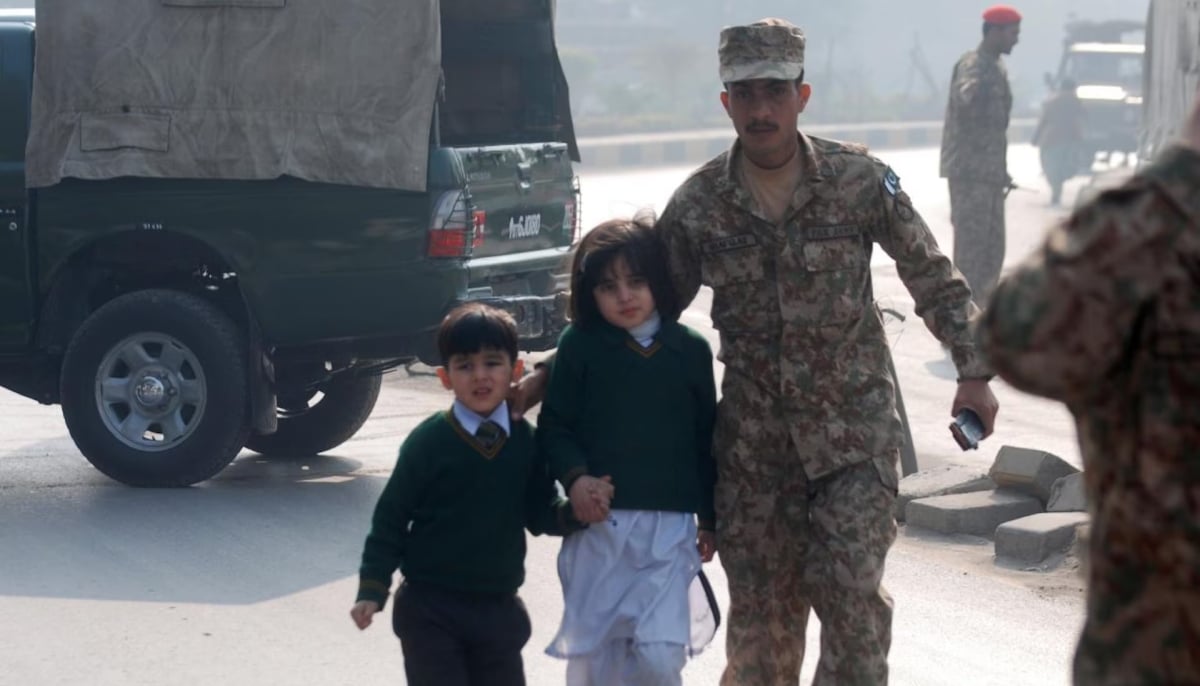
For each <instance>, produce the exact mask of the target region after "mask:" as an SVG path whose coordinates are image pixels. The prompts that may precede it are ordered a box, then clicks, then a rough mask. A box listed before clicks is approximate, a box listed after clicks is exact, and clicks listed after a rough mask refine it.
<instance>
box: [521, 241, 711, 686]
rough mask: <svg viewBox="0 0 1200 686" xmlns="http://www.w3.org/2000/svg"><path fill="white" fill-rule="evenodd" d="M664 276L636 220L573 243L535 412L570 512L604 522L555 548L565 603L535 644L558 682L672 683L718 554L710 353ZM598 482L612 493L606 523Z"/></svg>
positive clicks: (573, 685)
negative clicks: (540, 644) (550, 661)
mask: <svg viewBox="0 0 1200 686" xmlns="http://www.w3.org/2000/svg"><path fill="white" fill-rule="evenodd" d="M668 274H669V272H668V268H667V261H666V257H665V253H664V250H663V248H662V246H661V244H660V243H659V240H658V237H657V235H656V234H655V233H654V231H653V229H652V228H650V227H649V226H647V225H646V224H644V223H641V222H638V221H631V220H613V221H609V222H606V223H604V224H601V225H600V226H598V227H596V228H595V229H593V230H592V231H591V232H590V233H588V234H587V236H586V237H585V238H584V239H583V241H582V242H581V243H580V245H579V246H578V248H576V252H575V257H574V264H573V268H572V275H571V305H570V307H571V319H572V323H571V325H570V326H569V327H568V328H567V329H566V331H564V332H563V334H562V337H561V339H560V340H559V344H558V353H557V355H556V357H555V360H554V363H553V368H552V371H551V375H550V384H549V387H548V389H547V392H546V397H545V400H544V401H543V403H542V410H541V415H540V416H539V419H538V437H539V441H540V444H541V446H542V448H543V449H544V450H545V451H546V454H547V456H548V458H549V461H550V465H551V468H552V470H553V471H554V475H555V476H556V477H557V478H558V479H559V480H560V481H561V482H562V484H563V485H564V487H565V488H566V489H567V491H568V492H569V493H570V495H571V496H572V498H571V499H572V502H573V503H577V504H578V505H577V507H578V508H580V509H578V510H577V512H576V514H577V516H578V517H579V518H580V519H581V520H583V521H596V520H597V519H602V520H603V523H601V524H592V526H590V527H588V529H587V530H585V531H583V532H581V533H579V534H577V535H575V536H572V537H570V538H568V539H566V540H565V541H564V544H563V547H562V551H561V552H560V553H559V558H558V572H559V577H560V579H561V580H562V584H563V596H564V605H565V610H564V612H563V619H562V625H561V626H560V628H559V631H558V635H557V636H556V637H555V638H554V641H553V642H552V643H551V644H550V647H549V648H547V651H546V652H547V653H549V654H550V655H553V656H555V657H560V658H566V659H567V660H568V664H567V684H568V686H610V685H611V686H617V685H623V684H638V686H658V685H660V684H661V685H663V686H666V685H677V684H681V683H682V676H681V671H682V669H683V666H684V663H685V662H686V660H687V655H688V646H689V627H690V624H689V622H690V615H689V600H688V591H689V586H691V585H692V583H693V582H694V581H696V579H697V574H698V572H699V571H700V563H701V560H703V561H705V562H707V561H709V560H711V559H712V556H713V553H714V552H715V550H716V538H715V534H714V533H713V532H714V531H715V529H716V527H715V521H714V519H715V515H714V512H713V486H714V482H715V481H716V467H715V464H714V462H713V458H712V452H711V443H712V429H713V417H714V414H715V412H716V389H715V385H714V382H713V371H712V351H711V349H710V348H709V346H708V342H707V341H706V340H705V339H704V338H702V337H701V336H700V335H699V334H698V333H696V332H694V331H692V330H691V329H689V328H687V327H685V326H683V325H682V324H680V323H679V322H678V319H679V314H680V307H679V303H678V298H677V297H676V296H675V293H674V290H673V288H672V285H671V282H670V279H669V276H668ZM601 478H603V479H604V480H607V479H609V478H611V483H612V486H613V488H614V489H615V492H614V494H613V497H612V500H611V502H610V503H609V506H610V508H611V510H610V511H609V512H608V516H607V519H606V520H604V513H603V507H602V505H601V504H598V500H597V498H596V497H595V496H594V493H596V492H599V490H600V488H599V487H600V484H601V481H600V479H601ZM592 509H596V510H597V511H589V510H592ZM697 514H698V515H699V524H698V525H697V521H696V515H697Z"/></svg>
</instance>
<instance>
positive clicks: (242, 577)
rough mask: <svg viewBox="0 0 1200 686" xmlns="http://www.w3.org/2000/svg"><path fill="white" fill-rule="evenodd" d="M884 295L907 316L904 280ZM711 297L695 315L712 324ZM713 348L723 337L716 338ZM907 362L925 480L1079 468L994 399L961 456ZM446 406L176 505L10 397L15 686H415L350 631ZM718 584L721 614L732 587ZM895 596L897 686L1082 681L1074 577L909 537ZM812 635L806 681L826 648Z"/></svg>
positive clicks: (387, 641)
mask: <svg viewBox="0 0 1200 686" xmlns="http://www.w3.org/2000/svg"><path fill="white" fill-rule="evenodd" d="M887 159H888V161H889V163H891V164H892V165H893V166H894V167H895V168H896V169H897V170H898V172H899V173H900V174H901V176H902V178H903V182H904V185H905V186H906V188H907V189H908V190H909V192H910V194H911V195H912V196H913V198H914V200H915V202H916V204H917V207H918V209H920V210H921V211H922V213H923V214H924V215H925V216H926V218H927V219H928V221H929V222H930V224H931V225H932V226H933V228H934V231H935V232H936V233H937V235H938V237H939V240H941V241H942V242H943V244H944V245H946V246H949V241H950V236H949V226H948V222H947V217H948V210H947V201H946V197H945V190H944V185H943V184H942V183H941V182H939V181H938V180H937V179H936V178H935V176H936V173H935V172H936V153H935V152H934V151H930V150H920V151H904V152H895V153H890V154H888V155H887ZM1012 160H1013V168H1014V171H1015V174H1014V175H1015V176H1016V178H1017V181H1018V183H1021V184H1023V185H1030V186H1037V185H1038V183H1037V182H1038V179H1037V168H1036V161H1035V156H1034V154H1033V152H1032V151H1031V150H1030V149H1028V148H1024V147H1014V148H1013V150H1012ZM685 173H686V170H661V171H657V172H648V173H642V172H638V173H635V174H628V175H621V176H588V177H586V178H585V184H584V189H585V194H586V196H585V197H586V198H587V201H586V202H585V213H586V215H585V219H586V221H587V223H588V224H589V225H590V224H593V223H595V222H597V221H599V220H601V219H603V218H606V217H608V216H610V215H612V214H629V213H630V212H632V209H634V208H636V207H637V206H638V205H641V204H657V205H659V206H660V207H661V203H662V201H663V200H665V197H666V195H667V194H668V193H669V191H670V189H671V188H672V187H673V186H674V185H675V184H676V183H678V181H679V180H680V179H681V178H682V177H683V175H684V174H685ZM1046 198H1047V196H1046V193H1045V192H1044V191H1041V190H1040V188H1039V191H1038V192H1037V193H1033V192H1031V193H1028V194H1015V195H1014V196H1013V198H1012V200H1011V201H1010V205H1009V209H1010V219H1009V229H1010V235H1011V236H1012V239H1011V240H1012V243H1013V246H1012V249H1011V250H1010V257H1012V258H1016V257H1019V256H1020V255H1022V254H1024V253H1025V252H1026V251H1028V250H1029V249H1030V248H1031V247H1032V245H1033V243H1034V241H1035V240H1036V238H1037V237H1038V236H1039V235H1040V234H1041V232H1042V229H1043V228H1044V226H1045V225H1046V224H1047V223H1048V222H1050V221H1052V220H1053V218H1054V214H1053V213H1051V212H1050V211H1049V210H1047V209H1046V208H1045V207H1044V203H1045V201H1046ZM876 279H877V282H876V285H877V288H876V290H877V293H878V294H879V295H880V297H882V298H885V299H887V300H888V301H889V302H890V303H891V304H892V305H894V306H896V307H898V308H899V309H901V310H903V311H906V312H911V302H910V301H909V300H908V299H907V297H906V296H905V295H904V292H903V290H902V288H901V287H900V285H899V282H898V280H897V279H896V277H895V271H894V269H891V268H890V267H888V266H887V265H885V264H881V265H879V266H878V267H877V268H876ZM706 305H707V301H706V300H705V299H704V298H703V297H702V298H701V299H700V300H699V301H698V302H697V303H696V304H695V306H694V307H693V309H692V311H690V312H689V313H688V315H687V317H688V321H689V323H691V324H693V325H696V326H701V327H704V326H707V324H708V322H707V315H706V310H705V308H706ZM707 333H708V334H709V335H712V332H711V329H708V330H707ZM895 352H896V358H897V363H898V368H899V374H900V377H901V383H902V386H903V389H904V393H905V396H906V399H907V401H908V404H909V412H910V415H911V417H910V418H911V421H912V425H913V429H914V433H915V434H916V440H917V446H918V451H919V453H920V455H921V460H922V462H923V464H924V465H925V466H928V465H932V464H938V463H944V462H949V461H960V462H964V461H965V462H967V463H971V464H976V465H979V466H980V467H981V468H986V466H987V465H988V464H990V462H991V458H992V456H993V455H994V453H995V450H996V449H998V447H999V445H1001V444H1003V443H1013V444H1019V445H1030V446H1038V447H1044V448H1047V449H1051V450H1053V451H1055V452H1057V453H1058V454H1060V455H1062V456H1063V457H1066V458H1068V459H1071V460H1078V455H1077V452H1076V450H1075V448H1074V446H1073V436H1074V434H1073V430H1072V428H1071V426H1070V423H1069V421H1068V418H1067V417H1066V415H1065V414H1064V413H1063V412H1062V411H1061V410H1059V409H1058V408H1056V407H1054V406H1053V405H1050V404H1047V403H1042V402H1038V401H1035V400H1031V399H1028V398H1026V397H1024V396H1020V395H1017V394H1016V393H1014V392H1012V391H1010V390H1008V389H1005V388H1003V387H1001V388H999V389H998V393H999V395H1000V396H1001V401H1002V403H1003V409H1002V413H1003V414H1002V419H1001V423H1000V425H999V431H998V434H997V436H996V437H995V438H994V439H991V440H990V441H989V442H988V444H987V445H985V448H984V449H983V450H981V451H980V452H979V453H978V454H971V455H969V456H965V457H964V456H963V455H962V454H961V453H957V449H956V448H955V446H954V445H953V444H952V443H951V442H950V439H949V435H948V433H947V432H946V424H947V422H948V417H947V416H946V415H947V413H948V404H949V402H950V397H951V393H952V390H953V377H952V375H953V370H952V369H951V368H950V367H949V365H948V363H947V362H946V360H944V359H943V356H942V353H941V350H940V348H939V347H938V346H937V344H936V343H935V342H934V341H933V340H932V338H931V337H930V336H929V335H928V334H927V333H926V332H925V331H924V329H923V327H922V326H920V325H919V324H916V323H912V321H911V320H910V323H909V324H907V325H906V326H904V327H903V330H902V331H900V332H899V336H898V339H897V341H896V343H895ZM447 403H448V399H447V397H446V396H445V395H444V393H443V392H442V391H440V390H439V387H438V386H437V384H436V382H435V380H434V379H433V378H432V377H430V376H427V375H420V374H419V375H417V376H408V375H406V374H405V373H404V372H399V373H396V374H394V375H391V376H390V377H389V380H388V383H387V384H386V385H385V390H384V393H383V395H382V397H381V401H380V404H379V407H378V408H377V410H376V412H375V414H374V415H373V416H372V419H371V420H370V421H369V422H368V424H367V425H366V427H365V428H364V429H363V431H362V432H361V433H360V434H359V435H358V436H357V437H355V439H354V440H352V441H351V442H349V443H347V444H346V445H344V446H342V447H341V448H339V449H338V450H336V451H334V453H333V454H331V455H328V456H323V457H317V458H297V459H294V460H273V461H268V460H265V459H263V458H260V457H258V456H257V455H254V454H252V453H245V454H244V455H243V456H242V457H241V458H240V459H239V460H237V461H236V462H235V463H234V464H233V465H231V467H230V468H229V469H227V470H226V471H225V472H224V473H223V474H222V475H221V476H220V477H219V478H217V479H215V480H213V481H211V482H208V483H205V484H203V485H201V486H198V487H195V488H191V489H186V490H175V491H151V490H134V489H129V488H125V487H122V486H120V485H117V484H115V483H113V482H110V481H108V480H107V479H106V478H104V477H102V476H100V475H99V474H98V473H96V472H95V471H94V470H92V469H91V468H90V466H89V465H87V463H86V462H84V461H83V459H82V458H81V457H80V456H79V455H78V453H77V452H76V451H75V449H74V447H73V446H72V444H71V443H70V441H69V439H68V438H67V436H66V431H65V429H64V428H63V425H62V421H61V418H60V417H59V415H58V412H57V409H56V408H46V407H40V406H37V405H35V404H33V403H31V402H28V401H24V400H22V399H20V398H17V397H16V396H13V395H10V394H6V393H3V392H0V413H2V415H3V416H4V417H5V420H4V422H3V424H2V425H0V684H3V685H5V686H7V685H9V684H12V685H14V686H15V685H22V686H24V685H26V684H37V685H41V684H80V683H88V684H94V685H97V686H106V685H113V686H117V685H121V686H124V685H139V684H146V685H151V684H153V685H154V686H163V685H168V684H181V685H183V684H199V683H228V684H301V685H306V684H320V685H325V684H384V683H389V684H396V683H403V679H402V675H401V670H402V666H401V660H400V653H399V649H398V646H397V645H396V642H395V639H394V637H393V636H392V635H391V633H390V631H389V627H388V625H387V622H386V621H381V622H380V623H378V624H377V625H376V626H374V627H372V628H371V629H370V630H369V631H367V632H364V633H359V632H358V631H357V630H355V629H354V628H353V627H352V625H351V623H350V621H349V619H348V617H347V615H346V613H347V610H348V609H349V606H350V604H351V600H352V597H353V593H354V588H355V584H356V581H355V578H354V573H355V568H356V565H357V558H358V555H359V552H360V547H361V543H362V537H363V536H364V534H365V529H366V525H367V522H368V518H369V515H370V510H371V507H372V506H373V503H374V499H375V497H376V496H377V494H378V492H379V490H380V489H381V488H382V486H383V483H384V480H385V479H386V477H387V474H388V473H389V471H390V468H391V464H392V461H393V459H394V454H395V449H396V447H397V445H398V444H399V442H400V441H401V440H402V439H403V436H404V435H405V434H406V433H407V432H408V431H409V430H410V429H411V428H412V427H413V426H415V425H416V423H417V422H419V421H420V420H421V419H422V418H424V417H425V416H426V415H428V414H429V413H430V412H432V411H434V410H436V409H440V408H442V407H444V406H445V405H446V404H447ZM556 551H557V542H556V541H554V540H552V539H535V540H533V541H532V543H531V551H530V556H529V561H528V567H529V580H528V582H527V584H526V586H525V588H524V589H523V591H522V594H523V596H524V597H525V599H526V602H527V604H528V605H529V608H530V611H531V613H532V615H533V617H534V626H535V629H534V638H533V640H532V641H531V642H530V644H529V647H528V648H527V650H526V660H527V670H528V672H529V674H530V683H531V684H532V685H533V686H551V685H556V684H561V683H562V681H563V679H562V665H561V663H558V662H555V661H554V660H551V659H550V658H547V657H545V656H544V655H543V654H542V652H541V650H542V648H543V647H544V646H545V644H546V642H547V641H548V640H549V638H550V636H551V634H552V633H553V630H554V628H555V624H556V621H557V617H558V615H559V613H560V612H561V600H560V597H559V591H558V586H557V580H556V578H555V573H554V556H555V554H556ZM709 573H710V575H711V577H712V579H713V581H714V583H715V586H716V588H717V591H718V594H719V595H720V597H721V601H722V604H723V605H724V604H725V603H726V600H727V599H726V597H725V594H724V576H723V574H722V573H721V569H720V566H719V565H711V566H710V567H709ZM886 583H887V585H888V586H889V588H890V590H891V591H892V593H893V595H894V596H895V597H896V601H897V608H896V621H895V639H894V643H893V650H892V660H891V662H892V666H893V680H892V683H893V684H898V685H901V686H903V685H913V686H937V685H940V684H945V685H947V686H950V685H954V686H960V685H961V684H973V685H976V684H978V685H981V686H982V685H990V684H997V685H1001V684H1005V685H1007V684H1038V685H1039V686H1041V685H1050V686H1054V685H1057V684H1067V683H1068V682H1069V680H1068V668H1069V662H1070V652H1071V645H1072V642H1073V639H1074V634H1075V632H1076V630H1077V629H1078V625H1079V621H1080V620H1079V618H1080V612H1081V602H1080V593H1079V588H1078V581H1077V579H1076V578H1075V577H1074V575H1073V574H1071V573H1069V572H1065V573H1064V572H1061V571H1060V572H1057V573H1041V572H1023V571H1020V570H1009V569H1005V568H1003V567H998V566H997V565H995V564H994V562H993V560H992V558H991V546H990V544H989V543H988V542H986V541H982V540H978V539H968V538H964V539H956V540H946V539H939V538H937V537H931V536H927V535H921V534H918V533H914V532H908V531H902V533H901V536H900V539H899V541H898V542H897V545H896V547H895V549H894V550H893V553H892V555H891V557H890V561H889V566H888V571H887V577H886ZM817 637H818V632H817V630H816V624H815V622H814V625H813V629H812V630H810V632H809V641H808V643H809V655H810V659H809V660H808V664H807V665H806V676H805V683H807V681H808V679H810V678H811V672H812V668H813V666H814V662H815V657H816V655H817V654H818V651H819V647H818V643H817ZM722 638H723V634H722V635H720V636H718V644H716V645H715V646H714V648H712V649H710V650H709V651H708V652H707V653H705V654H704V655H702V656H701V657H700V658H698V659H697V660H695V661H693V663H692V664H690V665H689V666H688V668H687V671H686V672H685V681H686V683H688V684H697V685H709V684H716V683H717V678H718V676H719V673H720V667H721V664H722V661H723V656H722V651H721V649H720V644H719V641H720V640H721V639H722Z"/></svg>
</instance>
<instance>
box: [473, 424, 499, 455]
mask: <svg viewBox="0 0 1200 686" xmlns="http://www.w3.org/2000/svg"><path fill="white" fill-rule="evenodd" d="M503 438H504V427H502V426H500V425H499V424H497V423H496V422H493V421H492V420H490V419H489V420H487V421H486V422H484V423H482V424H480V425H479V428H478V429H476V430H475V440H477V441H479V445H481V446H483V447H484V449H485V450H491V449H492V447H493V446H495V445H496V444H497V443H499V442H500V441H501V440H502V439H503Z"/></svg>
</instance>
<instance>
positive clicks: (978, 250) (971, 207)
mask: <svg viewBox="0 0 1200 686" xmlns="http://www.w3.org/2000/svg"><path fill="white" fill-rule="evenodd" d="M950 223H951V224H953V225H954V266H955V267H957V268H958V271H960V272H962V275H963V276H965V277H966V278H967V284H968V285H969V286H970V287H971V293H973V294H974V296H975V304H976V305H979V306H980V307H982V306H983V305H984V304H985V303H986V302H987V298H988V296H989V295H991V292H992V289H993V288H995V287H996V282H997V281H999V279H1000V268H1001V267H1002V266H1004V238H1005V235H1004V234H1005V229H1004V186H1003V185H1000V184H997V183H994V182H988V183H979V182H976V181H959V180H954V179H951V180H950Z"/></svg>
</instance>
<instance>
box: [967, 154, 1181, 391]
mask: <svg viewBox="0 0 1200 686" xmlns="http://www.w3.org/2000/svg"><path fill="white" fill-rule="evenodd" d="M1198 191H1200V155H1197V153H1195V152H1191V151H1188V150H1185V149H1182V148H1175V149H1171V150H1169V151H1167V152H1166V153H1165V154H1164V155H1163V156H1162V158H1161V159H1160V160H1159V161H1158V162H1156V163H1155V164H1153V165H1151V166H1150V167H1148V168H1147V169H1146V170H1145V171H1143V172H1142V173H1140V174H1139V175H1138V176H1136V177H1134V179H1132V180H1131V181H1130V182H1128V183H1127V184H1126V185H1125V186H1123V187H1122V188H1120V189H1117V190H1113V191H1109V192H1107V193H1104V194H1102V195H1100V196H1099V197H1098V198H1097V199H1096V200H1094V201H1093V202H1092V203H1090V204H1089V205H1087V206H1085V207H1084V208H1083V209H1081V210H1079V211H1078V212H1076V214H1075V215H1074V216H1072V217H1071V219H1070V220H1068V221H1067V222H1066V223H1065V224H1063V225H1060V226H1058V227H1056V228H1054V229H1052V230H1051V232H1050V234H1049V236H1048V237H1047V238H1046V241H1045V243H1044V244H1043V245H1042V247H1041V248H1040V249H1039V250H1038V251H1037V252H1036V253H1034V254H1033V255H1032V256H1030V258H1029V259H1027V260H1026V261H1025V262H1024V263H1023V264H1022V265H1021V266H1020V267H1019V268H1017V269H1016V270H1015V271H1014V272H1013V273H1012V274H1011V275H1009V276H1008V277H1007V278H1005V279H1004V280H1002V281H1001V283H1000V285H999V286H998V287H997V288H996V291H995V293H994V294H993V296H992V299H991V302H990V304H989V305H988V307H987V310H986V312H985V314H984V317H983V320H982V323H981V325H980V327H979V331H978V338H979V342H980V346H981V349H982V350H983V351H984V353H985V354H986V355H987V356H988V359H989V361H990V362H991V364H992V365H993V367H994V368H995V369H996V371H997V373H999V374H1000V376H1002V377H1003V378H1004V380H1005V381H1008V382H1009V383H1011V384H1012V385H1013V386H1015V387H1017V388H1020V389H1022V390H1024V391H1027V392H1030V393H1035V394H1037V395H1043V396H1046V397H1049V398H1054V399H1057V400H1062V401H1067V402H1068V403H1070V402H1072V401H1075V402H1078V401H1084V400H1087V399H1089V398H1091V397H1095V395H1096V394H1098V393H1103V392H1104V389H1105V387H1106V380H1107V378H1109V376H1110V372H1111V371H1113V370H1114V368H1115V367H1116V366H1117V365H1118V364H1120V363H1121V361H1122V360H1123V359H1124V358H1125V356H1126V355H1127V353H1128V346H1129V343H1130V340H1131V336H1133V335H1136V334H1135V327H1136V325H1137V324H1138V323H1139V321H1140V320H1141V318H1142V317H1144V316H1145V315H1147V314H1148V313H1149V311H1150V307H1149V306H1150V305H1151V304H1152V301H1153V299H1154V298H1155V297H1156V296H1157V294H1158V292H1159V290H1160V287H1161V285H1162V284H1163V282H1164V274H1165V272H1166V267H1165V265H1168V264H1171V263H1173V262H1177V261H1178V260H1177V259H1172V255H1173V254H1174V252H1175V250H1176V247H1177V246H1176V244H1177V240H1178V237H1179V235H1180V233H1181V232H1182V231H1183V230H1185V229H1186V228H1187V227H1188V226H1189V225H1192V226H1194V225H1195V224H1196V223H1197V219H1198V218H1200V197H1198Z"/></svg>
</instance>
